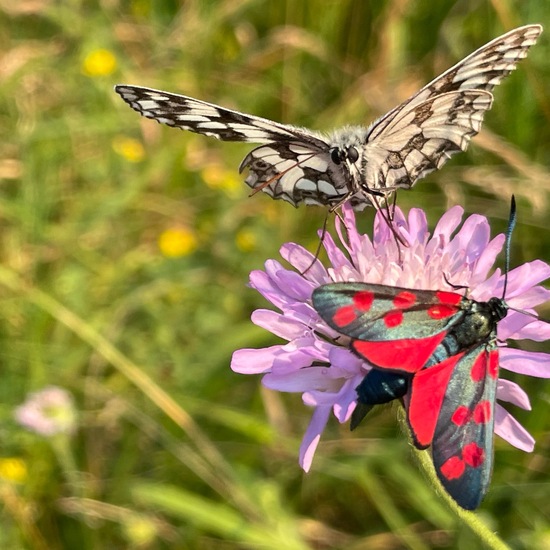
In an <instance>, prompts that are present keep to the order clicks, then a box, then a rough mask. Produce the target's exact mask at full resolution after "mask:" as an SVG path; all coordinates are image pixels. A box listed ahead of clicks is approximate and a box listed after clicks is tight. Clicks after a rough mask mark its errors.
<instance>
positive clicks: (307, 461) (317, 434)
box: [299, 406, 331, 472]
mask: <svg viewBox="0 0 550 550" xmlns="http://www.w3.org/2000/svg"><path fill="white" fill-rule="evenodd" d="M330 411H331V407H329V406H324V407H317V408H316V409H315V410H314V411H313V415H312V416H311V421H310V422H309V426H308V427H307V430H306V433H305V434H304V438H303V439H302V444H301V445H300V457H299V463H300V466H301V467H302V468H303V470H304V471H305V472H309V469H310V468H311V463H312V461H313V456H314V455H315V451H316V450H317V445H319V440H320V439H321V434H322V433H323V430H324V429H325V426H326V425H327V422H328V417H329V416H330Z"/></svg>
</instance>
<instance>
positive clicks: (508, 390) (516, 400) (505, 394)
mask: <svg viewBox="0 0 550 550" xmlns="http://www.w3.org/2000/svg"><path fill="white" fill-rule="evenodd" d="M497 399H500V401H506V402H507V403H512V405H516V406H517V407H520V408H522V409H525V410H526V411H530V410H531V403H530V401H529V396H528V395H527V394H526V393H525V392H524V391H523V390H522V389H521V388H520V387H519V386H518V385H517V384H516V383H515V382H512V381H511V380H504V379H503V378H499V380H498V385H497Z"/></svg>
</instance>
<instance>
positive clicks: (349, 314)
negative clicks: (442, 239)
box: [312, 283, 464, 373]
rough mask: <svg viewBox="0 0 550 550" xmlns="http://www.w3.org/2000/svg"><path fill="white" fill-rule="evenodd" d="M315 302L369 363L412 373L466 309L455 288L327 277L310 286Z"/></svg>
mask: <svg viewBox="0 0 550 550" xmlns="http://www.w3.org/2000/svg"><path fill="white" fill-rule="evenodd" d="M312 298H313V307H314V308H315V309H316V311H317V312H318V313H319V315H320V316H321V318H322V319H323V320H324V321H325V322H326V323H327V324H328V325H329V326H330V327H331V328H333V329H334V330H336V331H337V332H339V333H341V334H344V335H345V336H348V337H349V338H351V339H352V341H351V343H350V347H351V349H352V350H353V351H355V352H356V353H357V354H358V355H359V356H361V357H363V358H364V359H366V360H367V361H369V363H371V364H373V365H375V366H377V367H379V368H385V369H393V370H398V371H401V372H407V373H414V372H417V371H418V370H420V369H421V368H422V367H423V366H424V365H425V364H426V362H427V361H428V359H429V358H430V356H431V355H432V353H433V352H434V350H435V349H436V347H437V346H438V345H439V344H440V343H441V342H442V340H443V339H444V338H445V336H446V334H447V330H448V328H449V327H450V326H453V325H455V324H456V323H458V322H460V320H461V319H462V317H463V315H464V310H463V308H462V307H461V302H462V300H463V297H462V296H461V295H460V294H457V293H455V292H445V291H433V290H413V289H409V288H400V287H391V286H386V285H374V284H367V283H331V284H327V285H323V286H321V287H319V288H316V289H315V290H314V292H313V296H312Z"/></svg>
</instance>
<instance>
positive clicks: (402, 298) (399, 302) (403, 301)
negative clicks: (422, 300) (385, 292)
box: [393, 290, 416, 309]
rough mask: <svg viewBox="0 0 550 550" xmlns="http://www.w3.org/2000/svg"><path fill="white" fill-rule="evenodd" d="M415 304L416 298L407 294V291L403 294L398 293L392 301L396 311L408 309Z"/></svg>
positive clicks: (410, 293) (409, 293)
mask: <svg viewBox="0 0 550 550" xmlns="http://www.w3.org/2000/svg"><path fill="white" fill-rule="evenodd" d="M415 303H416V296H415V295H414V294H413V293H412V292H409V291H408V290H404V291H403V292H400V293H399V294H398V295H397V296H396V297H395V298H394V299H393V305H394V306H395V307H396V308H397V309H408V308H410V307H412V306H414V304H415Z"/></svg>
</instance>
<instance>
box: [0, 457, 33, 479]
mask: <svg viewBox="0 0 550 550" xmlns="http://www.w3.org/2000/svg"><path fill="white" fill-rule="evenodd" d="M0 478H1V479H5V480H6V481H12V482H14V483H22V482H23V481H25V479H26V478H27V465H26V464H25V462H24V461H23V460H21V459H20V458H15V457H8V458H0Z"/></svg>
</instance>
